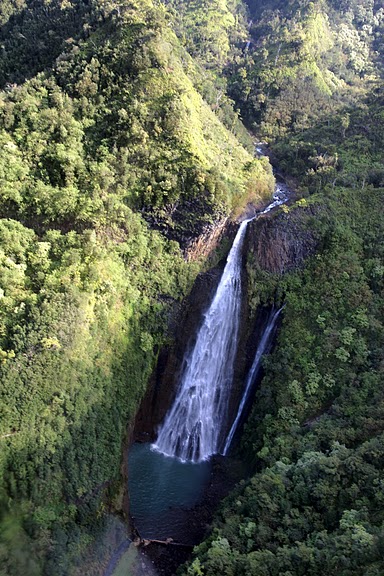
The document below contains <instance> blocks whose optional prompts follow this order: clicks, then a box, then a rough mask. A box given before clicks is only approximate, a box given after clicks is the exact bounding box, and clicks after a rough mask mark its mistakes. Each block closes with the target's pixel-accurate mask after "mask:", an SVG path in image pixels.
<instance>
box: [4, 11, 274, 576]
mask: <svg viewBox="0 0 384 576" xmlns="http://www.w3.org/2000/svg"><path fill="white" fill-rule="evenodd" d="M0 18H1V29H0V37H1V42H0V43H1V53H0V85H1V87H2V91H1V92H0V148H1V154H0V198H1V205H0V373H1V382H2V386H1V391H0V394H1V400H0V414H1V417H0V574H1V575H4V576H16V575H17V576H19V575H20V574H25V575H26V576H34V575H36V576H37V575H41V574H46V575H49V576H59V575H63V576H64V575H65V576H68V575H70V574H75V573H76V572H75V566H76V565H78V564H79V562H80V561H81V558H84V553H85V552H86V551H87V549H88V548H89V547H90V546H92V543H93V542H94V541H95V539H97V537H98V535H99V534H100V532H101V530H102V529H103V526H105V522H106V519H105V513H107V512H108V511H109V510H111V509H114V510H117V511H121V510H122V502H121V483H122V477H121V459H122V445H123V442H124V440H125V439H126V436H127V427H128V429H129V427H130V426H131V425H132V422H133V418H134V415H135V413H136V410H137V407H138V404H139V402H140V399H141V397H142V395H143V393H144V391H145V387H146V384H147V381H148V378H149V375H150V373H151V370H152V369H153V366H154V362H155V360H156V355H157V351H158V349H159V347H160V346H161V345H162V344H163V343H164V340H165V339H166V338H167V325H168V319H169V314H170V312H171V309H172V306H174V304H175V302H177V301H178V300H180V299H181V298H182V297H183V296H184V295H185V294H186V293H187V292H188V290H189V289H190V287H191V285H192V282H193V279H194V277H195V275H196V273H197V272H198V269H199V265H200V264H193V263H189V264H187V263H186V262H185V260H184V258H183V256H182V251H183V250H186V249H187V248H188V243H189V242H190V241H191V240H193V238H195V237H196V236H197V235H199V234H200V233H201V231H202V230H204V229H205V227H206V226H207V225H211V224H212V223H214V222H215V221H217V220H218V219H220V218H221V217H222V216H223V215H225V216H227V215H230V214H231V213H232V212H234V211H235V210H239V209H240V208H241V206H240V204H241V203H246V202H247V201H248V200H250V199H253V200H254V201H255V202H260V201H261V199H262V198H265V197H267V196H269V195H270V193H271V190H272V187H273V176H272V173H271V169H270V167H269V165H268V164H267V163H266V162H262V161H259V160H255V159H253V155H252V153H250V151H251V152H252V142H251V140H250V138H249V137H248V136H245V134H246V133H245V130H244V129H242V131H241V130H240V129H239V128H236V126H237V127H239V126H240V123H239V119H238V115H237V113H236V112H235V111H234V110H233V109H232V108H231V104H230V101H229V100H227V101H226V106H227V107H226V113H225V115H226V124H227V126H228V127H229V129H228V128H226V127H225V126H224V125H223V124H222V122H221V120H220V116H219V114H218V110H216V111H215V110H213V109H212V106H211V104H210V103H208V102H207V101H206V100H205V99H204V98H203V91H199V78H203V76H204V73H205V72H204V70H203V69H202V68H201V66H200V65H199V64H198V63H197V62H195V61H194V60H193V59H192V57H191V56H190V55H189V54H188V52H187V51H186V49H185V47H183V45H182V44H181V43H180V41H179V40H178V38H177V37H176V35H175V33H174V32H173V30H172V28H173V27H174V25H173V23H174V21H173V19H172V15H171V13H170V12H169V11H168V9H167V8H166V7H165V6H162V5H159V4H158V3H153V2H152V1H151V0H146V1H144V2H143V1H140V2H139V1H135V0H132V1H130V0H121V1H112V0H106V1H102V2H100V1H96V0H95V1H90V2H87V1H85V0H84V1H79V2H77V1H76V2H71V1H67V0H65V1H64V0H53V1H51V0H30V1H28V2H21V1H20V2H14V1H12V2H3V3H2V5H1V8H0ZM228 50H229V48H228ZM210 82H211V83H213V80H211V81H210ZM212 85H213V84H212ZM236 130H240V132H241V135H242V142H243V144H245V145H246V147H247V149H246V148H244V146H243V145H242V144H240V143H239V141H238V139H237V137H236ZM100 566H102V564H100Z"/></svg>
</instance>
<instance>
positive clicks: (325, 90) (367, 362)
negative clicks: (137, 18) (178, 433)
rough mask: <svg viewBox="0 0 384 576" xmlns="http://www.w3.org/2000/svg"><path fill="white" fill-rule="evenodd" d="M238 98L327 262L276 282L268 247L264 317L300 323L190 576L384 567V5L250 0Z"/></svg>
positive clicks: (259, 402) (231, 68) (317, 258)
mask: <svg viewBox="0 0 384 576" xmlns="http://www.w3.org/2000/svg"><path fill="white" fill-rule="evenodd" d="M249 8H250V11H251V15H252V16H253V21H252V25H251V29H250V40H251V44H250V46H249V49H247V51H246V58H245V59H240V58H236V57H235V59H234V60H233V61H232V62H231V63H230V64H229V65H228V68H227V69H226V71H225V73H226V74H227V78H228V86H229V93H230V95H231V97H232V98H234V99H235V101H236V103H237V104H238V106H239V107H240V109H241V111H242V114H243V116H244V120H245V122H246V124H247V125H248V126H249V127H250V128H251V129H253V130H255V131H257V133H258V134H259V135H260V136H261V137H264V138H266V139H267V140H268V141H269V142H270V144H271V146H272V149H273V153H274V155H275V159H276V160H277V162H278V165H279V167H280V169H282V170H283V171H285V172H286V173H289V174H290V175H291V176H293V177H294V178H296V181H297V185H298V196H299V197H300V199H299V200H298V201H297V202H296V203H295V204H293V205H292V206H289V207H283V208H282V209H281V210H280V213H277V214H274V215H273V217H272V218H273V219H274V220H281V221H282V223H283V224H284V222H286V223H287V224H288V223H289V222H290V220H293V219H295V222H297V221H298V220H299V221H300V220H301V221H302V226H303V227H305V229H306V233H310V234H312V235H313V236H315V238H316V242H317V246H318V249H317V252H316V254H315V255H313V256H311V257H309V258H308V260H307V261H306V264H305V266H304V268H302V269H298V270H294V271H291V272H289V273H287V274H283V275H282V274H278V273H273V272H270V271H269V272H268V271H265V270H264V269H263V267H262V266H261V264H260V263H259V258H258V254H257V253H256V252H254V251H252V249H251V250H250V252H249V254H248V257H247V269H248V289H249V297H250V299H251V303H252V305H253V306H254V307H257V306H258V305H259V304H266V303H268V302H270V301H271V300H274V299H277V300H278V301H280V302H285V303H286V306H285V308H284V320H283V323H282V327H281V330H280V333H279V336H278V339H277V345H276V347H275V350H274V352H273V354H272V355H271V356H270V357H269V358H267V359H265V363H264V369H265V377H264V379H263V381H262V383H261V385H260V387H259V389H258V390H257V393H256V398H255V401H254V405H253V410H252V413H251V415H250V417H249V419H248V422H247V424H246V426H245V430H244V433H243V437H242V440H241V443H240V447H239V448H238V451H239V453H240V454H242V456H243V458H245V459H247V461H249V462H250V463H251V465H252V467H253V471H254V474H253V476H251V478H249V479H248V480H245V481H243V482H242V483H241V484H240V485H239V486H238V488H237V489H236V490H235V492H234V493H233V494H231V495H230V496H229V497H228V498H227V499H226V501H225V503H224V504H223V505H222V507H221V510H220V512H219V514H218V515H217V517H216V520H215V522H214V526H213V531H212V534H211V536H210V537H209V539H208V540H207V541H206V542H204V543H202V544H201V545H200V546H199V547H198V548H197V549H196V551H195V559H194V561H193V563H192V564H191V565H190V566H189V567H187V568H186V569H185V573H188V574H196V575H201V574H204V575H214V574H227V575H230V576H232V575H236V576H237V575H239V576H240V575H244V576H245V575H248V574H254V575H265V576H267V575H268V576H281V575H283V574H284V575H287V576H288V575H290V576H291V575H297V576H298V575H302V576H304V575H305V576H309V575H311V576H312V575H313V576H315V575H316V576H317V575H319V576H320V575H323V574H340V575H341V574H342V575H344V576H357V575H367V576H368V575H370V576H371V575H372V576H373V575H377V576H378V575H379V574H380V575H381V574H383V572H384V550H383V546H382V542H383V534H384V506H383V488H382V484H383V480H384V469H383V455H384V435H383V432H384V396H383V391H382V386H383V379H384V372H383V360H384V356H383V350H384V340H383V338H384V330H383V326H384V324H383V321H384V316H383V303H384V300H383V298H384V292H383V289H384V285H383V272H384V267H383V263H384V261H383V256H384V254H383V246H384V219H383V215H384V214H383V197H384V188H383V186H384V171H383V158H384V139H383V133H382V126H383V118H384V116H383V114H384V107H383V105H384V92H383V81H382V62H383V53H382V32H383V28H382V27H383V17H384V9H383V8H384V5H383V3H382V2H373V1H372V2H364V3H362V2H355V1H353V0H350V1H345V2H344V1H342V2H331V1H330V2H305V1H295V2H293V1H292V2H284V3H283V2H277V1H276V2H274V1H269V2H257V1H253V2H249Z"/></svg>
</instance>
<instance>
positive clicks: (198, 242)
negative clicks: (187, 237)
mask: <svg viewBox="0 0 384 576" xmlns="http://www.w3.org/2000/svg"><path fill="white" fill-rule="evenodd" d="M232 226H233V225H231V224H230V222H229V219H228V218H223V219H221V220H219V221H218V222H216V224H213V225H210V226H207V227H206V229H205V230H204V232H203V233H202V234H201V235H200V236H198V237H197V238H195V239H193V240H192V241H191V242H190V243H189V245H188V247H187V249H186V258H187V260H190V261H191V260H192V261H193V260H198V259H200V258H207V256H209V254H210V253H211V252H212V250H215V249H216V248H217V246H218V245H219V243H220V240H221V239H222V238H223V236H224V235H225V234H226V233H228V230H229V228H232Z"/></svg>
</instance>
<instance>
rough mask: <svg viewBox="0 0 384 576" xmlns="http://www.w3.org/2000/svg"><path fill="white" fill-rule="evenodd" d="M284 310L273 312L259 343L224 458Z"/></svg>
mask: <svg viewBox="0 0 384 576" xmlns="http://www.w3.org/2000/svg"><path fill="white" fill-rule="evenodd" d="M282 309H283V306H282V307H281V308H280V309H279V310H277V311H276V310H272V311H271V313H270V315H269V318H268V322H267V326H266V327H265V330H264V333H263V336H262V338H261V340H260V342H259V345H258V347H257V350H256V354H255V358H254V360H253V363H252V366H251V369H250V371H249V373H248V377H247V381H246V384H245V388H244V393H243V396H242V399H241V402H240V405H239V408H238V411H237V415H236V418H235V420H234V421H233V424H232V426H231V429H230V431H229V433H228V436H227V439H226V441H225V446H224V450H223V455H224V456H226V455H227V454H228V450H229V448H230V446H231V444H232V440H233V436H234V434H235V432H236V430H237V427H238V425H239V422H240V419H241V416H242V415H243V412H244V408H245V405H246V403H247V401H248V399H249V395H250V392H251V390H252V385H253V383H254V381H255V378H256V375H257V373H258V371H259V369H260V366H261V359H262V356H263V354H264V353H265V352H266V351H267V347H268V345H269V344H270V337H271V334H272V331H273V329H274V327H275V324H276V320H277V318H278V316H279V314H280V312H281V311H282Z"/></svg>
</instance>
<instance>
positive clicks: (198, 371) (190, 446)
mask: <svg viewBox="0 0 384 576" xmlns="http://www.w3.org/2000/svg"><path fill="white" fill-rule="evenodd" d="M247 223H248V220H247V221H244V222H243V223H242V224H241V225H240V227H239V230H238V232H237V235H236V238H235V240H234V243H233V246H232V248H231V251H230V253H229V256H228V259H227V264H226V266H225V268H224V272H223V275H222V277H221V280H220V284H219V286H218V288H217V291H216V294H215V296H214V298H213V301H212V304H211V306H210V307H209V309H208V311H207V312H206V314H205V316H204V321H203V324H202V326H201V328H200V330H199V332H198V335H197V339H196V344H195V347H194V349H193V350H192V353H191V354H190V356H189V357H188V358H187V359H186V362H185V368H184V371H183V374H182V377H181V383H180V386H179V390H178V393H177V396H176V399H175V401H174V404H173V406H172V408H171V409H170V411H169V412H168V414H167V415H166V417H165V420H164V423H163V425H162V427H161V428H160V430H159V434H158V438H157V442H156V444H154V446H153V447H154V448H155V449H157V450H159V451H160V452H162V453H163V454H166V455H169V456H176V457H178V458H181V459H182V460H192V461H194V462H199V461H200V460H205V459H207V458H208V457H209V456H211V455H212V454H215V453H217V452H219V451H220V448H221V447H222V446H221V445H220V443H222V442H223V439H222V422H223V419H224V420H225V418H226V415H227V407H228V400H229V397H230V391H231V384H232V380H233V364H234V359H235V354H236V348H237V335H238V329H239V313H240V303H241V298H240V296H241V278H240V276H241V248H242V245H243V240H244V235H245V230H246V226H247Z"/></svg>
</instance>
